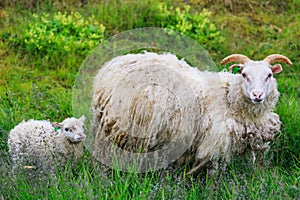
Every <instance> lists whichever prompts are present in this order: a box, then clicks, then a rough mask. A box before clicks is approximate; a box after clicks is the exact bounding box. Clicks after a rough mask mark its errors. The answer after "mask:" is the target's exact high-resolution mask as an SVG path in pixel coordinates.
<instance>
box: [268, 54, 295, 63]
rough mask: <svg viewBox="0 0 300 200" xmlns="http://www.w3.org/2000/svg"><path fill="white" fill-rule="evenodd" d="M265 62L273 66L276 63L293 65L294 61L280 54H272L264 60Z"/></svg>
mask: <svg viewBox="0 0 300 200" xmlns="http://www.w3.org/2000/svg"><path fill="white" fill-rule="evenodd" d="M264 61H265V62H267V63H269V64H272V63H274V62H283V63H286V64H288V65H293V63H292V61H291V60H290V59H288V58H287V57H285V56H283V55H280V54H272V55H269V56H267V57H266V58H265V59H264Z"/></svg>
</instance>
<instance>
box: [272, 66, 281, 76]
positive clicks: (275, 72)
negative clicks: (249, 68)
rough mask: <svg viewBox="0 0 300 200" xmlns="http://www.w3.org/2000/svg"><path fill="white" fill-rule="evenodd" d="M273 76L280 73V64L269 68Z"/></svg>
mask: <svg viewBox="0 0 300 200" xmlns="http://www.w3.org/2000/svg"><path fill="white" fill-rule="evenodd" d="M270 68H271V70H272V72H273V74H279V73H280V72H281V71H282V66H281V64H276V65H273V66H271V67H270Z"/></svg>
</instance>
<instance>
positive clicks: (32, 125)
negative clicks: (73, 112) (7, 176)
mask: <svg viewBox="0 0 300 200" xmlns="http://www.w3.org/2000/svg"><path fill="white" fill-rule="evenodd" d="M84 120H85V117H84V116H82V117H80V118H79V119H76V118H73V117H72V118H67V119H65V120H64V121H63V122H61V123H57V122H55V123H51V122H50V121H46V120H32V119H31V120H29V121H27V122H25V121H23V122H21V123H20V124H18V125H17V126H16V127H15V128H14V129H12V130H11V131H10V133H9V138H8V147H9V152H10V155H11V157H12V161H13V164H14V166H13V169H14V171H15V170H16V169H17V168H25V169H26V168H27V169H32V170H34V172H35V173H36V174H45V175H47V174H50V175H52V176H55V167H56V166H63V165H65V164H66V163H67V161H78V160H79V159H80V158H81V157H82V155H83V151H82V141H84V140H85V138H86V135H85V133H84Z"/></svg>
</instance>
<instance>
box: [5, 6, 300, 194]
mask: <svg viewBox="0 0 300 200" xmlns="http://www.w3.org/2000/svg"><path fill="white" fill-rule="evenodd" d="M164 2H165V3H160V1H159V0H147V1H146V0H143V1H132V0H124V1H121V0H120V1H118V0H112V1H97V0H91V1H73V0H65V1H57V0H38V1H33V0H29V1H25V0H24V1H23V0H22V1H18V2H17V1H14V0H13V1H9V0H7V1H5V0H4V1H1V2H0V177H1V178H0V199H44V198H49V199H300V189H299V182H300V143H299V141H300V114H299V113H300V73H299V71H300V40H299V38H300V30H299V29H300V14H299V9H300V1H299V0H289V1H285V2H281V1H279V0H276V1H272V2H271V1H266V0H263V1H254V0H246V1H223V0H215V1H206V0H204V1H200V0H190V1H179V0H178V1H171V0H168V1H164ZM212 2H213V3H212ZM187 5H189V6H190V8H187V7H186V6H187ZM177 7H179V8H180V9H179V10H176V8H177ZM204 8H205V9H206V10H204V11H203V9H204ZM59 11H60V12H61V13H63V14H64V13H66V15H68V16H71V18H70V19H68V17H66V16H65V18H64V17H61V18H63V20H62V21H64V20H65V21H66V22H65V25H62V24H63V23H62V24H60V25H58V24H59V23H60V22H59V20H56V21H53V18H51V16H54V15H58V16H60V15H59V14H58V13H59ZM207 11H208V12H207ZM70 13H78V14H76V16H75V15H72V14H70ZM45 14H46V15H45ZM47 14H48V15H49V18H48V19H47ZM34 16H38V17H34ZM40 16H44V18H45V19H44V21H43V19H41V18H40ZM92 16H94V17H92ZM76 17H77V18H76ZM89 18H90V19H89ZM76 19H78V20H77V21H76ZM80 19H81V20H82V21H80ZM47 20H48V21H47ZM68 20H70V23H69V22H68ZM79 21H80V22H79ZM73 22H75V23H73ZM30 24H31V25H30ZM49 24H50V25H51V28H50V29H47V30H46V31H45V32H42V34H41V35H40V36H41V38H38V36H36V37H35V36H34V35H38V34H39V33H40V32H38V31H41V30H42V29H43V27H45V26H46V25H49ZM73 24H77V26H74V27H75V28H74V27H73ZM199 24H200V25H201V24H204V25H203V26H200V25H199ZM100 25H101V26H103V27H104V28H103V29H97V27H100ZM59 26H62V27H59ZM71 26H72V27H71ZM150 26H151V27H164V28H168V29H172V30H175V31H180V32H181V33H183V34H185V35H186V36H189V37H191V38H193V39H194V40H195V41H197V42H199V44H200V45H201V46H203V47H204V48H205V49H206V50H207V51H208V53H209V54H210V55H211V56H212V58H213V60H214V61H215V62H216V64H217V66H218V68H219V69H220V70H221V69H222V67H221V66H220V65H219V61H220V60H221V59H222V58H224V57H226V56H227V55H229V54H232V53H241V54H245V55H247V56H248V57H249V58H251V59H263V58H264V57H265V56H267V55H269V54H273V53H280V54H283V55H286V56H287V57H289V58H290V59H291V60H292V62H293V64H294V65H293V66H287V65H284V66H283V72H282V73H281V74H279V75H276V78H277V80H278V88H279V91H280V93H281V96H280V100H279V102H278V104H277V107H276V112H277V113H278V114H279V115H280V118H281V121H282V122H283V125H282V129H281V133H280V134H278V135H277V137H276V139H275V140H274V141H273V142H272V144H271V150H270V153H269V155H268V162H267V163H268V165H267V166H266V167H265V168H263V169H261V168H258V167H255V166H252V165H250V164H249V163H247V162H246V161H244V160H242V159H238V158H236V159H235V160H233V161H232V162H231V163H230V164H229V166H228V167H227V169H226V171H222V170H221V171H220V174H221V175H220V178H219V179H218V180H217V182H216V183H215V185H212V184H211V181H210V180H207V184H203V183H202V181H200V180H199V178H198V177H186V176H184V175H183V176H182V175H178V176H177V175H176V173H175V172H173V173H168V172H166V173H163V174H162V173H159V172H149V173H146V174H138V173H134V172H132V173H130V172H128V173H124V172H121V171H118V170H113V171H110V170H106V169H102V168H100V169H99V166H97V165H94V164H93V161H92V158H91V156H90V154H89V152H88V151H86V152H85V159H84V161H83V162H82V164H81V165H79V166H77V167H76V169H72V170H71V169H69V168H68V166H66V168H65V170H63V171H60V172H58V184H53V185H48V184H47V183H45V182H42V181H40V182H39V181H32V180H28V179H26V176H25V177H21V176H20V177H16V178H13V177H12V176H11V174H10V168H11V165H10V162H11V161H10V159H9V155H8V147H7V137H8V133H9V131H10V130H11V129H12V128H13V127H14V126H15V125H17V124H18V123H19V122H20V121H22V120H27V119H31V118H35V119H50V120H51V121H60V120H62V119H64V118H66V117H68V116H72V115H73V110H72V88H73V85H74V81H75V78H76V74H77V71H78V70H79V68H80V66H81V64H82V62H83V61H84V59H85V57H86V56H87V55H88V53H89V51H90V50H92V49H93V47H94V46H95V45H96V43H95V41H98V42H99V41H100V42H101V41H103V40H104V39H108V38H110V37H111V36H113V35H115V34H118V33H122V32H123V31H126V30H131V29H134V28H139V27H150ZM85 27H88V28H85ZM54 29H55V30H56V31H57V30H58V32H54V35H53V33H50V32H51V31H53V30H54ZM33 30H34V31H37V32H34V33H33ZM30 31H31V32H30ZM56 33H59V34H57V35H55V34H56ZM81 33H84V34H85V35H80V34H81ZM30 34H33V35H30ZM29 36H30V37H35V40H34V41H32V42H31V43H30V38H29V39H28V37H29ZM42 36H45V37H46V36H47V37H48V38H47V41H48V43H47V41H46V40H44V38H43V37H42ZM61 36H64V38H61ZM51 38H52V39H51ZM82 38H84V39H83V40H81V39H82ZM93 38H94V39H93ZM45 41H46V42H45ZM65 41H67V43H65ZM78 41H79V42H78ZM178 173H181V172H178Z"/></svg>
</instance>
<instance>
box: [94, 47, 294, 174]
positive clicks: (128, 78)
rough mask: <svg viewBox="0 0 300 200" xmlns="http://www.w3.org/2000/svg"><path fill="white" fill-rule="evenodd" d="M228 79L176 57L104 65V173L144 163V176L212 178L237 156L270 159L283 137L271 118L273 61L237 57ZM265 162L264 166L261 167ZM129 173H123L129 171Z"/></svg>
mask: <svg viewBox="0 0 300 200" xmlns="http://www.w3.org/2000/svg"><path fill="white" fill-rule="evenodd" d="M230 62H237V63H238V64H233V65H232V66H230V70H231V71H233V70H234V69H235V68H237V69H238V73H237V74H233V73H229V72H225V71H223V72H218V73H216V72H208V71H199V70H198V69H196V68H194V67H191V66H189V65H188V64H187V63H186V62H185V61H184V60H178V59H177V57H176V56H175V55H173V54H170V53H165V54H156V53H147V52H146V53H143V54H128V55H124V56H119V57H116V58H114V59H112V60H111V61H109V62H107V63H106V64H104V66H103V67H102V68H101V69H100V71H99V72H98V74H97V75H96V77H95V79H94V86H93V101H92V109H93V124H94V125H93V134H94V137H95V143H94V151H93V156H94V157H95V158H96V159H98V160H99V161H101V162H103V163H104V164H106V165H113V162H114V161H115V160H114V158H113V157H114V156H116V157H117V158H115V159H117V161H118V164H119V165H122V163H123V165H124V166H127V165H129V163H130V162H132V160H133V159H138V166H139V170H140V171H147V170H151V169H158V168H166V167H168V166H179V167H180V166H183V165H186V166H187V167H188V168H189V172H188V174H194V173H199V171H203V170H204V171H205V170H208V173H209V175H213V174H214V173H215V171H216V170H217V169H218V167H219V165H220V164H221V163H225V164H226V163H228V162H229V161H230V160H231V158H232V157H233V156H234V155H240V154H245V153H246V152H251V153H252V158H253V162H257V160H258V161H261V160H263V159H264V154H265V152H266V151H267V150H268V149H269V143H270V141H272V140H273V138H274V135H275V134H276V133H277V132H279V131H280V126H281V122H280V120H279V116H278V115H277V114H276V113H274V112H273V110H274V108H275V105H276V102H277V101H278V97H279V92H278V90H277V82H276V80H275V78H274V77H273V74H277V73H279V72H281V71H282V66H281V65H280V64H276V65H274V66H272V65H271V64H272V63H274V62H283V63H286V64H289V65H292V62H291V61H290V60H289V59H288V58H287V57H285V56H282V55H279V54H274V55H270V56H267V57H266V58H265V59H264V60H263V61H252V60H250V59H249V58H248V57H246V56H244V55H241V54H233V55H230V56H228V57H226V58H225V59H223V60H222V62H221V64H226V63H230ZM257 158H259V159H257ZM123 169H124V168H123Z"/></svg>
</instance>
